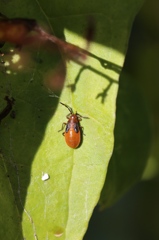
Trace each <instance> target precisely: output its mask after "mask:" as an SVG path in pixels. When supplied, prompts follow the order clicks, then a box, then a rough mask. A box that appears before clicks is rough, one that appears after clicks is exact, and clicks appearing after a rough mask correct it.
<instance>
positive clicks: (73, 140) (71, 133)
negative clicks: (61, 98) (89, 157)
mask: <svg viewBox="0 0 159 240" xmlns="http://www.w3.org/2000/svg"><path fill="white" fill-rule="evenodd" d="M60 103H61V104H62V105H63V106H65V107H66V108H67V109H68V110H69V111H70V113H69V114H68V115H67V116H66V117H67V119H68V122H67V123H63V124H62V128H61V129H60V130H59V131H62V130H63V128H64V126H65V125H66V128H65V132H63V135H64V137H65V141H66V143H67V145H68V146H69V147H71V148H77V147H78V146H79V145H80V143H81V129H82V127H81V126H80V123H79V122H80V121H81V120H82V118H88V117H83V116H81V115H80V114H78V113H77V112H76V113H74V112H73V110H72V108H71V107H69V106H68V105H66V104H64V103H62V102H60Z"/></svg>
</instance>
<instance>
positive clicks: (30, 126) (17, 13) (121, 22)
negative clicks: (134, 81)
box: [0, 0, 142, 240]
mask: <svg viewBox="0 0 159 240" xmlns="http://www.w3.org/2000/svg"><path fill="white" fill-rule="evenodd" d="M141 3H142V1H133V0H132V1H129V2H125V1H122V2H121V1H112V0H111V1H110V0H107V1H100V2H99V1H93V2H92V1H91V2H88V1H72V2H70V3H69V4H68V3H66V2H63V1H57V2H54V4H53V3H52V1H47V3H46V1H42V0H41V1H39V2H32V1H29V0H28V1H25V2H22V1H19V0H14V1H10V2H9V3H5V2H3V4H2V3H1V11H2V13H3V14H5V15H7V16H8V17H28V18H36V19H37V20H38V21H40V22H43V23H44V24H47V25H49V27H51V29H52V31H53V32H54V34H55V35H57V36H60V37H62V36H65V38H66V41H68V42H71V43H73V44H76V45H78V46H80V47H82V48H85V47H86V45H87V44H86V40H85V39H84V35H85V31H86V29H87V27H88V24H89V20H88V19H89V17H90V15H91V16H92V17H93V19H94V22H95V25H96V30H95V36H94V39H93V42H91V44H90V48H89V52H91V53H92V55H90V56H88V57H87V59H86V60H85V61H84V62H83V64H82V65H80V64H77V63H74V62H71V61H70V62H67V68H66V69H67V75H66V80H65V87H64V89H63V91H62V93H61V96H60V101H61V102H63V103H65V104H68V105H69V106H71V107H72V108H73V109H74V111H78V113H79V114H81V115H82V116H87V117H89V119H83V120H82V122H81V126H82V127H84V133H85V135H84V136H83V139H82V143H81V145H80V147H79V148H77V149H71V148H69V147H68V146H67V145H66V143H65V140H64V137H63V136H62V135H61V133H58V130H59V129H60V128H61V125H62V123H63V122H66V121H67V119H66V115H67V114H68V110H67V109H66V108H64V107H63V106H61V105H60V106H58V103H57V101H58V99H56V98H49V96H48V95H49V93H48V91H47V89H46V88H44V87H43V82H44V78H45V74H47V73H48V71H49V70H50V69H51V68H52V69H55V72H56V67H55V66H56V65H57V64H58V63H59V61H62V60H61V58H59V56H54V55H53V53H52V52H47V51H46V52H45V53H44V52H41V51H40V49H39V51H37V52H36V53H35V54H34V55H35V56H34V59H35V62H34V64H33V65H31V66H29V67H27V66H26V68H28V70H29V71H28V72H22V73H14V72H13V71H12V73H11V74H10V75H6V74H1V75H0V76H1V96H0V97H1V101H2V104H1V109H3V108H4V106H5V104H6V103H5V101H4V100H3V99H4V97H5V96H6V95H9V96H12V97H14V99H15V105H14V106H13V110H14V111H15V113H14V114H15V119H13V118H11V117H10V116H9V115H8V116H7V117H6V118H5V119H3V120H2V123H1V128H0V136H1V149H2V155H3V158H4V161H3V165H4V166H5V169H6V172H8V174H9V176H10V178H9V184H10V187H11V190H12V196H11V197H9V196H8V198H9V199H10V207H12V208H13V206H14V207H15V208H16V209H18V214H19V215H21V216H22V231H23V237H24V238H26V239H29V240H30V239H37V238H38V239H50V240H51V239H57V238H58V237H59V238H60V239H69V240H74V239H78V240H80V239H82V238H83V235H84V233H85V231H86V229H87V225H88V222H89V219H90V217H91V214H92V211H93V209H94V207H95V205H96V204H97V202H98V199H99V196H100V192H101V189H102V187H103V184H104V180H105V176H106V172H107V167H108V163H109V160H110V157H111V154H112V151H113V142H114V137H113V129H114V123H115V111H116V96H117V91H118V82H117V81H118V77H119V74H120V71H121V68H122V65H123V61H124V54H125V51H126V44H127V41H128V36H129V32H130V28H131V24H132V21H133V18H134V16H135V14H136V12H137V10H138V9H139V7H140V5H141ZM15 6H17V7H16V8H15ZM6 48H7V47H6ZM37 59H38V61H37ZM40 60H41V61H40ZM25 70H26V69H25ZM11 116H13V115H11ZM2 139H3V141H2ZM44 173H48V174H49V179H48V180H47V181H42V179H41V178H42V174H44ZM2 197H5V195H3V194H2ZM13 198H15V205H13V202H12V200H11V199H13ZM112 201H113V200H112ZM2 210H3V209H2ZM5 211H6V210H5ZM7 211H10V210H9V209H8V210H7ZM11 215H12V214H10V216H11ZM15 217H16V215H15ZM16 219H17V222H18V223H17V226H18V224H19V222H20V218H19V219H18V216H17V218H16ZM17 226H16V227H17ZM8 227H9V228H12V226H10V225H9V226H8ZM2 228H3V226H2ZM17 228H18V227H17ZM12 232H14V235H12V238H14V239H16V238H17V233H16V232H15V231H12ZM19 235H20V230H19ZM8 239H9V238H8ZM17 239H18V238H17ZM19 239H21V237H19Z"/></svg>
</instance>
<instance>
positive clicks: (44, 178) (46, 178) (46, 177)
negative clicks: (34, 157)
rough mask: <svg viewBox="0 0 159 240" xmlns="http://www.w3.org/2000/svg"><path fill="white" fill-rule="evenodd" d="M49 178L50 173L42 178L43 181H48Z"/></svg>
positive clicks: (43, 174)
mask: <svg viewBox="0 0 159 240" xmlns="http://www.w3.org/2000/svg"><path fill="white" fill-rule="evenodd" d="M49 178H50V176H49V174H48V173H42V178H41V180H42V181H46V180H48V179H49Z"/></svg>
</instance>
